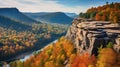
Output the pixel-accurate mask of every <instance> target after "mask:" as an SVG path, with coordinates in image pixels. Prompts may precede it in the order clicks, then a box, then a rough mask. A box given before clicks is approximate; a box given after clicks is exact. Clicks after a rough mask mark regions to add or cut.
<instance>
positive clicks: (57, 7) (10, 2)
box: [0, 0, 86, 14]
mask: <svg viewBox="0 0 120 67" xmlns="http://www.w3.org/2000/svg"><path fill="white" fill-rule="evenodd" d="M0 3H1V4H0V8H3V7H16V8H18V9H19V10H20V11H22V12H58V11H62V12H74V13H77V14H78V13H80V12H85V10H86V9H85V8H86V7H82V6H74V7H68V6H65V5H62V4H58V3H57V2H56V1H44V0H0Z"/></svg>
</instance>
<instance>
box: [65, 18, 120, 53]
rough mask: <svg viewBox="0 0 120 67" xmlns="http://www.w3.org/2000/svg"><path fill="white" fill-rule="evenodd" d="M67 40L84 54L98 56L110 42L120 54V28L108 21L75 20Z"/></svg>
mask: <svg viewBox="0 0 120 67" xmlns="http://www.w3.org/2000/svg"><path fill="white" fill-rule="evenodd" d="M66 38H67V39H70V40H71V41H72V42H73V44H74V46H75V47H76V49H77V52H78V53H80V54H82V53H83V52H84V51H88V52H89V53H91V54H92V53H94V54H95V55H97V50H98V48H99V47H100V46H101V45H103V47H105V46H106V45H107V44H108V43H109V42H112V43H113V44H114V49H115V50H116V51H117V52H120V26H119V25H118V24H111V23H110V22H106V21H83V19H81V18H76V19H75V20H73V22H72V25H71V27H70V28H69V30H68V32H67V34H66Z"/></svg>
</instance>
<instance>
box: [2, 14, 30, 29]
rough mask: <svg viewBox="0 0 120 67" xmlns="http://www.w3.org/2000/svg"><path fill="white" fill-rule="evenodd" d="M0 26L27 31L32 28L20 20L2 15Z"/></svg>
mask: <svg viewBox="0 0 120 67" xmlns="http://www.w3.org/2000/svg"><path fill="white" fill-rule="evenodd" d="M0 27H4V28H8V29H13V30H17V31H25V30H30V29H31V26H28V25H26V24H23V23H21V22H20V21H18V20H15V19H12V18H8V17H5V16H0Z"/></svg>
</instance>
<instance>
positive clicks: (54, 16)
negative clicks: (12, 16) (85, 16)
mask: <svg viewBox="0 0 120 67" xmlns="http://www.w3.org/2000/svg"><path fill="white" fill-rule="evenodd" d="M24 14H25V15H27V16H29V17H31V18H34V19H36V20H39V21H43V22H49V23H59V24H70V23H71V22H72V20H73V18H71V17H69V16H67V15H66V14H65V13H63V12H40V13H24Z"/></svg>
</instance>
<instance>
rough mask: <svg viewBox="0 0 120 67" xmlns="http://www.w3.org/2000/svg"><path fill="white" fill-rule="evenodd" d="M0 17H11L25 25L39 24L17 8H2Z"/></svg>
mask: <svg viewBox="0 0 120 67" xmlns="http://www.w3.org/2000/svg"><path fill="white" fill-rule="evenodd" d="M0 15H2V16H5V17H10V18H13V19H16V20H18V21H21V22H24V23H38V22H37V21H36V20H34V19H32V18H30V17H28V16H26V15H24V14H23V13H21V12H20V11H19V10H18V9H17V8H0Z"/></svg>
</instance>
